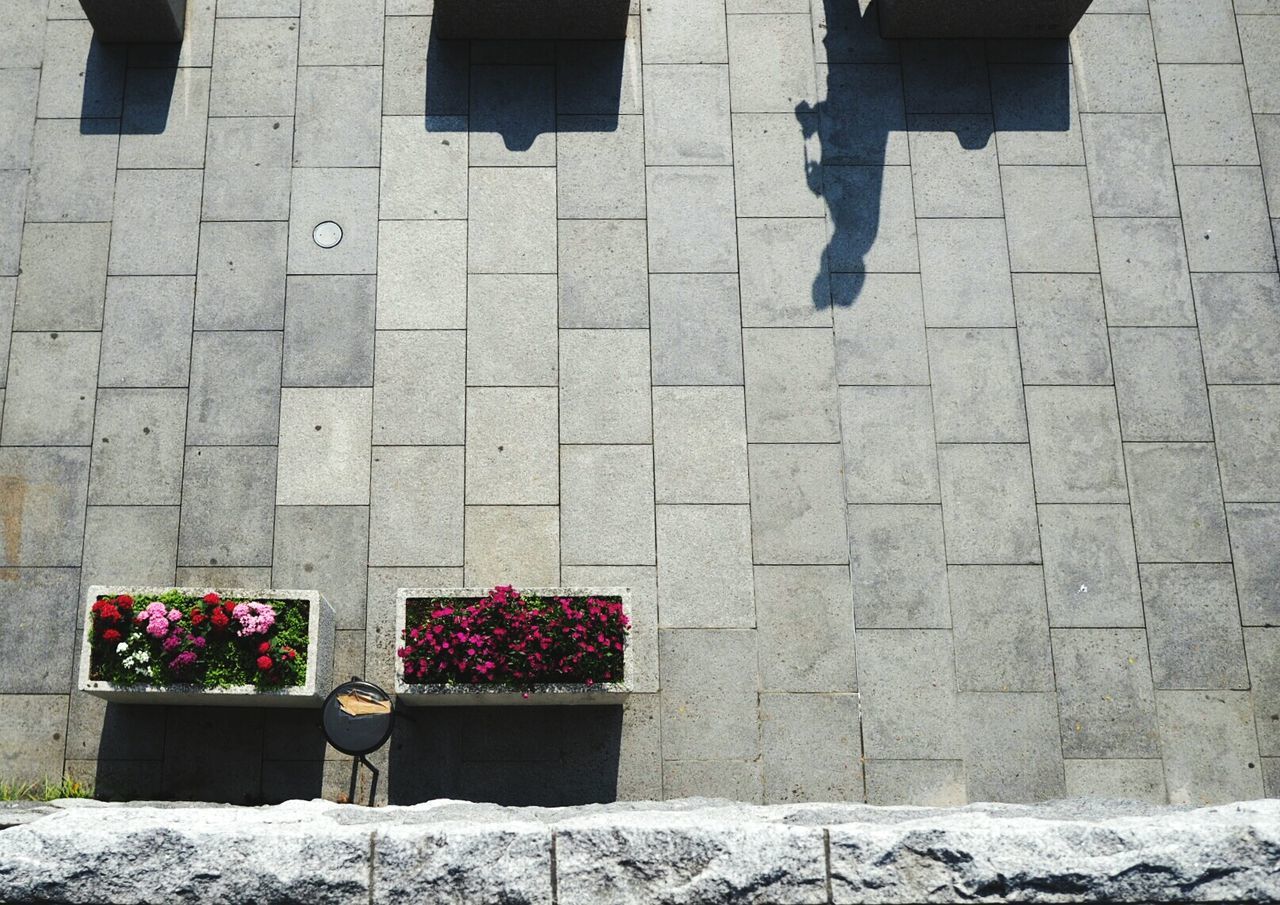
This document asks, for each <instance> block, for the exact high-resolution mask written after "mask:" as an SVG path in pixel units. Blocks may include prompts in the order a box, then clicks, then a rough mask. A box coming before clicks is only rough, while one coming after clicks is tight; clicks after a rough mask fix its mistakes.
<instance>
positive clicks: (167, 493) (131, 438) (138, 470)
mask: <svg viewBox="0 0 1280 905" xmlns="http://www.w3.org/2000/svg"><path fill="white" fill-rule="evenodd" d="M186 429H187V394H186V391H184V390H181V389H154V390H147V389H133V390H130V389H119V390H110V389H104V390H100V391H99V395H98V405H97V411H96V415H95V417H94V422H93V461H92V463H91V466H90V469H89V502H91V503H93V504H95V505H103V504H107V505H117V506H121V505H147V506H174V505H177V504H178V503H180V502H181V501H182V460H183V445H184V442H185V437H186ZM175 525H176V522H175ZM124 578H125V580H124V582H123V583H125V584H127V583H128V581H129V579H128V578H127V576H124Z"/></svg>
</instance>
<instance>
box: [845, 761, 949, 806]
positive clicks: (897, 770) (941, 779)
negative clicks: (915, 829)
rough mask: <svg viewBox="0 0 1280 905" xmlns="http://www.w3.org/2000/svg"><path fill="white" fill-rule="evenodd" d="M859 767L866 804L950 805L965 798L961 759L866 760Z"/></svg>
mask: <svg viewBox="0 0 1280 905" xmlns="http://www.w3.org/2000/svg"><path fill="white" fill-rule="evenodd" d="M863 770H864V771H865V773H866V780H867V803H868V804H875V805H903V804H914V805H923V806H926V807H951V806H953V805H960V804H965V803H966V802H967V801H968V796H967V795H966V793H965V777H964V762H963V761H959V760H868V761H866V763H864V764H863Z"/></svg>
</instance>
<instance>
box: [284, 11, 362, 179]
mask: <svg viewBox="0 0 1280 905" xmlns="http://www.w3.org/2000/svg"><path fill="white" fill-rule="evenodd" d="M310 27H311V22H310V21H308V22H306V23H305V24H304V30H307V29H309V28H310ZM379 62H381V61H379ZM381 98H382V69H381V67H379V66H303V67H300V68H299V69H298V88H297V101H296V104H297V108H296V110H295V112H294V120H293V122H294V136H293V165H294V166H296V167H371V166H377V165H378V161H379V157H380V154H379V151H380V148H379V134H380V132H381V130H382V117H381V116H380V113H381V110H382V107H381Z"/></svg>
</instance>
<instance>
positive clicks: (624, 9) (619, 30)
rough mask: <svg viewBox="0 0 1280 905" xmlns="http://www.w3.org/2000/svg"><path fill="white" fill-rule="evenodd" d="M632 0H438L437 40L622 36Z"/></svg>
mask: <svg viewBox="0 0 1280 905" xmlns="http://www.w3.org/2000/svg"><path fill="white" fill-rule="evenodd" d="M630 8H631V3H630V0H436V2H435V12H434V13H433V22H432V28H433V29H434V30H435V32H436V34H437V36H439V37H441V38H498V39H523V40H530V39H534V40H552V39H556V38H585V39H596V40H600V39H609V38H616V39H621V38H623V37H625V36H626V33H627V13H628V12H630Z"/></svg>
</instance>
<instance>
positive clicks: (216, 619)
mask: <svg viewBox="0 0 1280 905" xmlns="http://www.w3.org/2000/svg"><path fill="white" fill-rule="evenodd" d="M209 621H210V622H212V623H213V627H214V628H216V629H219V630H220V629H224V628H226V627H227V623H228V622H230V621H231V620H230V619H229V618H227V614H226V613H224V612H223V611H222V610H214V611H213V615H212V616H210V617H209Z"/></svg>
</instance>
